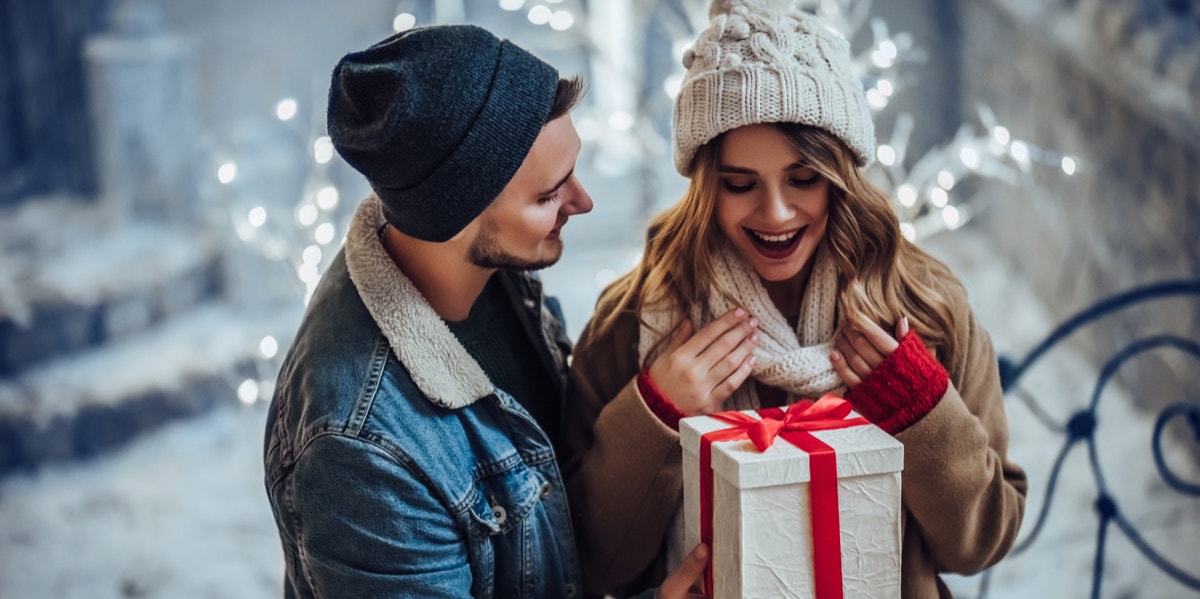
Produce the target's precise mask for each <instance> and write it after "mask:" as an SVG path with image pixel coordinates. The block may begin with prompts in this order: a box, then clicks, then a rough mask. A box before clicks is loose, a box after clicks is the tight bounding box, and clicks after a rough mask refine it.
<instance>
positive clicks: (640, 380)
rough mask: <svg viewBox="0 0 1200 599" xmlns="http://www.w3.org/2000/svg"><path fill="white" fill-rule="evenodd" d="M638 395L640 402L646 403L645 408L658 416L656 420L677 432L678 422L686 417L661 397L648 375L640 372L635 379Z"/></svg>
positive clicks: (643, 371) (669, 401)
mask: <svg viewBox="0 0 1200 599" xmlns="http://www.w3.org/2000/svg"><path fill="white" fill-rule="evenodd" d="M637 388H638V393H641V394H642V401H644V402H646V407H647V408H650V411H651V412H653V413H654V415H655V416H658V419H659V420H661V421H662V423H663V424H665V425H667V426H669V427H671V430H675V431H678V430H679V421H680V420H681V419H682V418H683V417H684V416H686V414H684V413H683V412H680V411H679V408H678V407H677V406H676V405H675V404H674V403H672V402H671V400H669V399H667V398H666V397H665V396H663V394H662V392H661V391H659V390H658V386H656V385H655V384H654V381H653V380H651V379H650V373H649V372H646V371H645V370H642V371H641V372H639V373H638V377H637Z"/></svg>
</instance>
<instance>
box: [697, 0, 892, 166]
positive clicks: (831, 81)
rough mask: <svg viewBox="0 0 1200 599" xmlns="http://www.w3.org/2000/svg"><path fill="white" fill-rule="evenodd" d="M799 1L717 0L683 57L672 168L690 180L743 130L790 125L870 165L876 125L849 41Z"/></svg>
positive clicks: (860, 163) (873, 149)
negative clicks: (820, 132) (699, 155)
mask: <svg viewBox="0 0 1200 599" xmlns="http://www.w3.org/2000/svg"><path fill="white" fill-rule="evenodd" d="M794 4H795V2H794V0H714V1H713V3H712V6H711V7H710V8H709V11H708V15H709V19H710V21H709V25H708V29H706V30H704V31H703V32H702V33H701V34H700V37H699V38H697V39H696V43H695V44H693V45H692V47H691V49H689V50H688V51H687V52H686V53H685V54H684V56H683V66H684V67H686V68H687V73H686V74H685V75H684V78H683V85H682V87H681V88H680V90H679V95H678V96H677V97H676V98H675V114H674V123H673V125H674V138H675V169H676V170H678V171H679V172H680V174H682V175H684V176H687V175H688V174H689V173H690V172H691V163H692V158H693V157H695V155H696V150H697V149H699V148H700V146H702V145H704V144H705V143H708V142H709V141H711V140H712V139H713V138H715V137H716V136H718V135H720V134H722V133H724V132H726V131H730V130H732V129H736V128H738V127H741V126H743V125H752V124H756V123H778V122H793V123H803V124H806V125H813V126H816V127H820V128H822V129H825V130H826V131H828V132H830V133H832V134H834V135H836V136H837V137H838V138H840V139H841V140H842V141H843V142H845V143H846V145H847V146H849V147H850V149H851V150H853V151H854V154H855V156H856V157H857V158H858V164H859V166H866V165H867V164H868V163H869V162H871V159H872V158H873V157H874V156H875V125H874V123H873V122H872V121H871V111H870V109H869V108H868V107H867V99H866V95H865V94H864V93H863V87H862V83H861V82H860V81H859V80H858V78H857V77H855V75H854V72H853V68H852V67H851V63H850V43H849V42H847V41H846V40H845V38H843V37H841V36H840V35H838V34H836V33H834V32H832V31H830V30H829V29H827V28H826V27H825V26H824V25H823V24H822V23H821V22H820V21H819V20H818V19H817V18H816V17H815V16H813V15H810V14H808V13H806V12H804V11H802V10H800V9H799V8H796V7H795V6H794Z"/></svg>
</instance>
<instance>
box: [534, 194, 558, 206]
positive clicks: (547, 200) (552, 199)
mask: <svg viewBox="0 0 1200 599" xmlns="http://www.w3.org/2000/svg"><path fill="white" fill-rule="evenodd" d="M557 201H558V194H557V193H554V194H551V195H548V196H544V197H540V198H538V201H537V203H538V205H543V204H549V203H550V202H557Z"/></svg>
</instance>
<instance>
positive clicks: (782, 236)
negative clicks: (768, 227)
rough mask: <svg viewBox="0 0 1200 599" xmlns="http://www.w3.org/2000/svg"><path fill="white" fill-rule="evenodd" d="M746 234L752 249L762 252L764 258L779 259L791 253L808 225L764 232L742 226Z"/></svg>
mask: <svg viewBox="0 0 1200 599" xmlns="http://www.w3.org/2000/svg"><path fill="white" fill-rule="evenodd" d="M742 228H743V229H744V230H745V231H746V234H747V235H748V236H749V237H750V244H751V245H753V246H754V249H755V250H757V251H758V253H759V254H762V255H763V257H765V258H770V259H772V260H780V259H783V258H787V257H788V256H790V255H792V252H794V251H796V248H797V247H799V246H800V240H801V239H803V238H804V232H805V231H807V230H808V226H804V227H801V228H799V229H796V230H794V231H787V232H784V233H765V232H762V231H755V230H753V229H746V228H745V227H742Z"/></svg>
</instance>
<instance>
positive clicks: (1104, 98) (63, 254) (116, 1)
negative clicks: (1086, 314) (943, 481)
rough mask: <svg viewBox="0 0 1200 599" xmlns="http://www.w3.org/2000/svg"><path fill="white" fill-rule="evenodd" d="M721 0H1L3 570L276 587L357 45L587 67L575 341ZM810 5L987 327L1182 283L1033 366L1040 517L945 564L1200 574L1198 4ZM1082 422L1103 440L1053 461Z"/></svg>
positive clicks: (1045, 583)
mask: <svg viewBox="0 0 1200 599" xmlns="http://www.w3.org/2000/svg"><path fill="white" fill-rule="evenodd" d="M707 4H708V3H707V2H706V1H702V0H604V1H599V0H498V1H497V0H478V1H475V0H472V1H470V2H467V1H465V0H401V1H399V2H397V1H395V0H387V1H384V0H351V1H349V2H343V3H329V2H319V1H317V0H293V1H292V2H287V3H284V2H279V1H277V0H251V1H245V0H239V1H236V2H235V1H233V0H209V1H206V2H199V1H197V0H179V1H176V2H171V3H158V2H153V1H151V0H40V1H39V2H30V1H28V0H0V597H3V598H9V597H13V598H22V599H23V598H42V597H88V598H96V597H99V598H104V597H171V598H191V597H195V598H206V597H239V598H241V597H274V596H279V595H280V580H281V576H282V563H281V552H280V549H279V542H278V539H277V537H276V536H275V529H274V526H273V524H272V520H271V514H270V510H269V507H268V506H267V503H266V497H265V492H264V490H263V486H262V482H261V474H262V473H261V465H260V453H261V444H262V426H263V418H264V414H265V402H264V400H265V399H267V398H269V397H270V393H271V386H272V385H273V380H274V376H275V371H276V369H277V368H278V365H279V362H280V360H281V359H282V353H283V352H284V351H286V348H287V346H288V343H289V341H290V335H291V334H292V331H293V329H294V327H295V326H296V324H297V322H298V319H299V315H300V313H301V312H302V310H303V307H304V303H305V299H306V296H307V293H308V292H309V290H310V289H311V288H312V286H313V284H314V283H315V281H316V280H317V278H318V277H319V276H320V274H321V272H323V269H324V267H325V266H326V265H328V263H329V261H330V259H331V258H332V256H333V255H334V254H335V253H336V251H337V248H338V245H339V243H340V240H341V237H342V235H343V234H344V227H345V225H346V222H347V219H348V217H349V215H350V213H351V212H352V211H353V208H354V206H355V205H356V204H357V202H358V201H359V199H361V198H362V197H363V195H364V194H365V193H366V186H365V184H364V183H363V182H362V181H361V180H360V178H359V177H358V175H357V174H356V173H354V172H353V171H352V170H351V169H349V168H348V167H347V166H346V165H345V164H344V163H342V162H341V161H340V159H339V158H337V157H336V155H335V154H334V153H333V152H332V147H331V146H330V144H329V141H328V139H327V138H325V137H324V135H325V132H324V106H325V94H326V91H327V88H328V76H329V72H330V70H331V69H332V67H333V65H334V63H335V62H336V61H337V59H338V58H339V57H340V56H341V55H342V54H344V53H346V52H349V51H352V50H357V49H360V48H362V47H365V46H366V45H369V44H371V43H373V42H375V41H378V40H379V39H382V38H383V37H385V36H387V35H389V34H390V33H392V32H394V31H397V30H402V29H405V28H408V27H412V26H415V25H423V24H429V23H435V22H471V23H476V24H480V25H483V26H486V27H489V28H490V29H492V30H493V31H495V32H496V33H497V34H499V35H501V36H502V37H508V38H510V39H513V40H514V41H516V42H517V43H519V44H521V45H523V46H525V47H527V48H529V49H530V50H532V51H534V52H535V53H537V54H539V55H540V56H542V57H543V58H545V59H547V60H548V61H550V62H551V63H553V64H555V65H556V66H557V67H558V68H559V69H560V71H561V72H563V73H566V74H574V73H578V74H582V75H584V76H585V77H586V78H587V79H588V80H589V83H590V87H591V90H590V93H589V96H588V99H587V102H586V104H585V105H584V106H583V107H581V108H580V109H579V110H578V111H576V113H575V116H574V118H575V122H576V125H577V127H578V129H579V131H580V134H581V136H582V137H583V139H584V152H583V154H582V155H581V159H580V164H579V166H578V171H579V174H580V179H581V181H582V182H583V183H584V185H586V186H587V187H588V188H589V190H590V191H591V193H592V196H593V198H594V200H595V204H596V207H595V210H594V211H593V213H592V214H589V215H585V216H583V217H580V218H577V219H573V220H572V222H571V224H570V225H569V226H568V227H567V229H566V231H565V233H564V235H565V239H566V241H567V250H566V253H565V254H564V257H563V260H562V261H561V263H560V264H558V265H556V266H555V267H553V268H551V269H549V270H547V271H545V272H544V273H543V279H544V280H545V282H546V286H547V289H548V290H549V291H550V292H551V293H553V294H555V295H557V296H558V297H559V299H560V300H561V302H562V304H563V307H564V309H565V312H566V315H567V319H568V329H569V332H570V333H571V334H572V335H573V336H574V335H576V334H577V333H578V331H579V330H580V328H581V327H582V326H583V324H584V322H586V320H587V319H588V318H589V317H590V315H591V310H592V304H593V302H594V301H595V298H596V296H597V294H598V293H599V291H600V289H601V288H602V287H603V285H605V284H606V283H607V282H609V281H611V280H612V279H613V278H615V277H616V276H618V275H619V274H620V273H622V272H624V271H625V270H627V269H628V268H629V267H630V266H631V264H632V263H633V261H634V260H635V259H636V257H637V255H638V251H639V249H640V241H641V236H642V232H643V230H644V225H645V223H646V221H647V219H648V217H649V216H650V215H652V214H653V213H655V212H657V211H658V210H660V209H662V208H663V207H665V206H666V205H668V204H669V203H670V202H672V201H674V200H675V199H676V198H677V197H678V195H679V193H680V192H681V191H682V189H683V185H684V181H683V180H682V179H681V178H680V177H679V176H678V175H677V174H676V173H675V172H674V170H673V168H672V167H671V160H670V150H669V148H670V146H669V135H670V130H669V124H670V110H671V98H672V95H673V93H674V91H675V90H676V89H677V88H678V85H679V78H680V76H681V75H682V67H681V66H680V62H679V59H680V56H681V55H682V53H683V51H684V50H685V49H686V44H687V43H688V41H689V40H690V39H692V38H693V37H694V35H695V32H696V29H697V27H700V26H703V23H704V15H705V12H706V8H707ZM804 4H806V5H807V6H808V7H809V8H811V9H812V10H814V11H816V12H818V13H819V14H821V15H822V16H823V17H824V18H825V19H826V21H827V22H828V23H829V24H830V25H831V26H832V27H833V28H835V29H837V30H838V31H839V32H841V33H842V34H843V35H845V36H846V37H847V38H849V39H850V40H851V42H852V48H853V50H854V53H855V55H856V57H857V59H856V65H857V67H858V69H859V75H860V77H861V78H862V80H863V83H864V86H865V87H866V89H867V90H868V98H869V100H870V102H871V106H872V108H873V109H874V110H875V111H876V122H877V137H878V139H879V142H880V147H879V152H878V154H877V156H876V158H877V161H876V164H875V165H874V166H873V167H872V176H873V177H875V178H876V180H877V181H878V182H879V183H880V184H881V185H883V186H884V187H885V188H886V189H888V190H889V191H890V192H891V193H892V196H893V198H894V199H895V202H896V209H897V211H898V213H899V214H900V215H901V218H902V221H903V223H904V230H905V234H906V235H908V236H910V237H911V238H912V239H914V240H916V241H918V242H919V243H921V244H922V245H923V246H925V247H926V248H927V249H929V250H930V251H931V252H933V253H934V254H935V255H937V256H938V257H940V258H942V259H943V260H944V261H946V262H947V263H948V264H950V266H951V267H952V268H954V270H955V271H956V272H957V273H958V274H959V275H960V276H961V277H962V279H963V281H964V283H965V284H966V286H967V289H968V291H969V293H970V296H971V300H972V303H973V306H974V308H975V310H976V312H977V314H978V315H979V317H980V319H981V320H982V321H983V323H984V324H985V325H986V326H987V327H988V329H989V331H990V332H991V333H992V336H993V340H994V341H995V344H996V346H997V349H998V350H999V351H1000V352H1001V353H1004V354H1006V355H1009V356H1011V357H1013V358H1014V359H1019V358H1021V357H1022V356H1024V355H1025V354H1026V353H1027V352H1029V351H1030V350H1031V349H1032V348H1034V347H1035V346H1036V345H1037V344H1038V342H1040V341H1041V340H1042V339H1043V338H1044V337H1045V336H1046V335H1047V334H1048V333H1049V332H1050V331H1051V330H1052V329H1053V328H1054V327H1055V326H1056V325H1057V324H1059V323H1060V322H1063V321H1064V320H1066V319H1067V318H1069V317H1071V316H1072V315H1074V314H1076V313H1078V312H1079V311H1081V310H1084V309H1086V308H1087V307H1089V306H1091V305H1092V304H1093V303H1094V302H1096V301H1098V300H1100V299H1102V298H1104V297H1108V296H1110V295H1112V294H1115V293H1119V292H1123V291H1126V290H1129V289H1133V288H1137V287H1140V286H1144V285H1150V284H1155V283H1159V282H1163V281H1176V282H1178V285H1177V288H1178V289H1182V290H1184V292H1186V293H1187V294H1176V295H1173V296H1170V297H1166V298H1159V299H1154V300H1152V301H1148V302H1145V303H1142V304H1138V305H1136V306H1133V307H1131V308H1129V309H1126V310H1122V311H1120V312H1118V313H1115V314H1111V315H1109V316H1106V317H1104V318H1102V319H1099V320H1097V321H1096V322H1094V323H1091V324H1089V325H1088V326H1086V327H1084V328H1083V329H1081V330H1080V331H1078V332H1077V333H1075V334H1073V335H1071V336H1070V337H1069V338H1068V339H1067V340H1066V343H1064V344H1061V345H1058V346H1055V347H1054V348H1053V349H1052V350H1051V351H1050V352H1049V353H1047V354H1046V356H1045V357H1044V358H1042V359H1040V360H1039V361H1038V362H1036V363H1035V364H1033V366H1032V367H1031V368H1030V369H1029V370H1028V372H1026V373H1023V374H1022V376H1021V378H1020V379H1019V381H1018V384H1019V385H1018V387H1015V388H1014V390H1013V392H1012V393H1010V404H1009V417H1010V425H1011V429H1012V450H1011V451H1012V454H1013V456H1014V457H1015V459H1016V460H1017V461H1018V463H1020V464H1022V465H1023V466H1025V467H1026V468H1027V470H1028V472H1029V475H1030V483H1031V490H1030V499H1029V506H1028V512H1027V518H1026V522H1025V527H1024V531H1023V538H1024V539H1032V541H1031V542H1030V543H1029V546H1028V548H1027V549H1025V550H1023V551H1022V552H1020V553H1018V554H1015V555H1013V556H1012V557H1010V558H1009V559H1007V560H1006V561H1005V562H1003V563H1002V564H1000V565H999V566H998V567H996V568H994V569H993V571H992V573H991V574H990V575H989V577H988V578H987V580H984V577H981V576H975V577H970V578H959V577H953V578H952V579H951V581H950V582H951V583H952V585H953V587H954V589H955V591H956V593H957V594H958V595H961V596H964V597H974V596H980V594H981V593H983V592H984V590H985V589H986V595H987V596H990V597H1036V596H1057V597H1084V596H1091V595H1092V594H1093V592H1094V591H1095V594H1096V595H1098V596H1104V597H1186V596H1200V559H1197V557H1196V556H1198V555H1200V407H1198V405H1200V396H1198V395H1197V393H1196V391H1195V387H1196V383H1197V382H1198V378H1200V377H1197V375H1196V372H1197V365H1198V364H1200V350H1198V349H1197V348H1196V346H1195V344H1196V342H1197V340H1198V339H1200V298H1197V293H1198V291H1197V290H1198V289H1200V283H1198V282H1197V277H1200V243H1198V242H1197V241H1196V240H1197V239H1200V172H1198V171H1197V170H1196V169H1195V166H1194V165H1195V164H1197V163H1198V162H1200V160H1198V159H1200V2H1198V1H1195V0H1145V1H1133V0H1007V1H1004V0H965V1H959V2H956V1H954V0H887V1H882V0H880V1H877V2H874V3H872V2H870V1H869V0H820V1H815V0H814V1H809V2H805V3H804ZM1163 334H1170V335H1174V336H1177V337H1176V338H1177V339H1181V340H1182V341H1180V342H1178V343H1175V344H1174V345H1173V346H1170V347H1164V348H1160V349H1157V350H1155V351H1147V352H1145V353H1139V354H1138V356H1137V358H1136V359H1134V360H1130V361H1129V362H1128V363H1124V364H1122V365H1121V366H1120V368H1118V369H1116V372H1115V374H1116V376H1115V378H1114V379H1113V382H1112V383H1111V384H1109V385H1107V386H1105V387H1104V388H1102V389H1100V390H1097V389H1096V387H1097V381H1098V380H1099V377H1100V373H1101V369H1102V368H1103V367H1104V365H1105V363H1106V362H1108V361H1109V360H1110V358H1112V356H1114V355H1116V354H1117V353H1118V352H1120V351H1122V350H1123V349H1125V348H1129V347H1131V346H1132V345H1131V344H1135V343H1138V340H1140V339H1145V338H1147V337H1151V336H1155V335H1163ZM1189 343H1190V345H1189ZM1168 345H1169V344H1168ZM1094 396H1095V399H1096V407H1095V410H1089V409H1088V408H1089V406H1090V405H1091V404H1092V402H1093V399H1094ZM1091 416H1094V419H1089V417H1091ZM1073 417H1074V418H1073ZM1068 421H1070V422H1071V423H1072V425H1071V426H1070V427H1068ZM1093 422H1094V423H1095V426H1094V427H1092V428H1089V427H1088V426H1087V425H1088V424H1090V423H1093ZM1068 430H1069V431H1074V432H1075V433H1076V434H1079V435H1081V436H1080V437H1078V439H1082V440H1084V441H1086V440H1088V439H1093V440H1094V442H1093V443H1091V444H1087V443H1079V444H1076V445H1073V446H1072V447H1071V449H1070V451H1068V452H1066V453H1065V454H1060V451H1062V449H1063V447H1064V444H1066V443H1067V440H1068V435H1067V431H1068ZM1085 446H1086V447H1089V448H1091V451H1090V452H1089V450H1088V449H1085ZM1155 448H1157V453H1156V452H1155ZM1060 455H1062V456H1064V457H1062V459H1061V460H1059V458H1060ZM1055 473H1057V477H1056V478H1054V479H1053V480H1055V481H1056V482H1055V484H1054V485H1053V486H1051V485H1050V481H1051V480H1052V476H1054V475H1055ZM1051 489H1053V494H1052V496H1051V498H1050V501H1049V502H1047V500H1046V499H1047V492H1048V491H1049V490H1051ZM1043 507H1046V508H1047V509H1046V518H1045V521H1044V524H1043V525H1042V526H1041V527H1040V528H1039V527H1038V526H1037V524H1038V522H1039V518H1038V515H1039V513H1040V512H1041V511H1042V510H1043ZM1102 518H1112V519H1111V520H1103V521H1105V522H1109V525H1108V526H1100V522H1101V521H1102ZM1035 528H1037V532H1036V536H1031V535H1033V534H1034V529H1035ZM1100 531H1103V532H1102V533H1101V535H1100V536H1099V537H1098V532H1100ZM1104 534H1106V535H1107V536H1106V537H1105V536H1103V535H1104ZM1098 548H1103V553H1102V555H1101V557H1100V559H1099V561H1098V563H1099V571H1100V576H1099V582H1098V583H1097V582H1095V581H1093V573H1094V571H1096V569H1097V561H1096V560H1097V553H1098V551H1097V549H1098Z"/></svg>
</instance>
